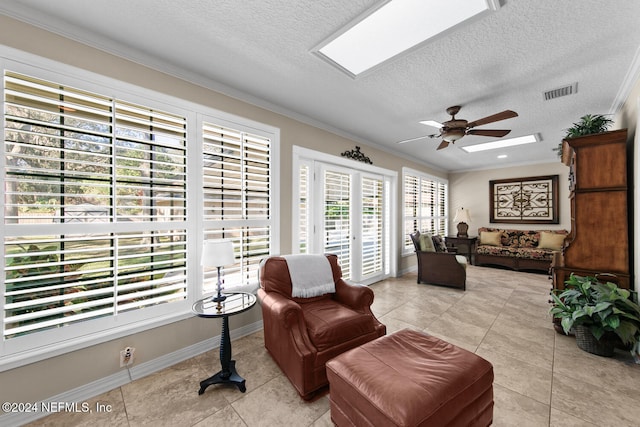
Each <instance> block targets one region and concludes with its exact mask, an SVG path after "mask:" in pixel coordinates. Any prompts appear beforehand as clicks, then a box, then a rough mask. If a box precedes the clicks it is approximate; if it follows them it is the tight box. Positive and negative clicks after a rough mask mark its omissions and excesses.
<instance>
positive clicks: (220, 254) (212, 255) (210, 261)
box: [200, 240, 235, 267]
mask: <svg viewBox="0 0 640 427" xmlns="http://www.w3.org/2000/svg"><path fill="white" fill-rule="evenodd" d="M234 263H235V256H234V254H233V242H232V241H231V240H205V241H204V245H203V246H202V259H201V262H200V264H201V265H203V266H205V267H223V266H225V265H231V264H234Z"/></svg>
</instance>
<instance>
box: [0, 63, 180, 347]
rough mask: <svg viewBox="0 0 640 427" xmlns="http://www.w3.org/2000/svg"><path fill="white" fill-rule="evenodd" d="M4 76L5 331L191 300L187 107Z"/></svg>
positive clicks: (16, 331)
mask: <svg viewBox="0 0 640 427" xmlns="http://www.w3.org/2000/svg"><path fill="white" fill-rule="evenodd" d="M4 84H5V103H4V106H5V115H4V119H5V122H4V126H5V152H4V163H5V168H4V169H5V170H4V182H5V186H4V200H5V206H4V228H5V237H4V259H5V280H4V283H5V289H4V299H5V301H4V328H3V336H4V338H5V339H12V338H15V337H19V336H23V335H26V334H31V333H35V332H40V331H44V330H47V329H51V328H61V327H64V326H67V325H71V324H74V323H76V322H81V321H86V320H88V319H93V318H99V317H103V316H116V315H118V314H119V313H123V312H127V311H129V310H134V309H139V308H143V307H149V306H154V305H158V304H163V303H168V302H171V301H179V300H184V299H185V298H186V295H187V289H186V288H187V287H186V227H185V224H184V223H185V220H186V209H185V208H186V204H185V203H186V121H185V118H184V117H180V116H176V115H173V114H169V113H165V112H162V111H157V110H155V109H150V108H148V107H144V106H140V105H135V104H131V103H127V102H122V101H119V100H116V99H111V98H109V97H105V96H101V95H98V94H95V93H90V92H87V91H82V90H78V89H74V88H71V87H66V86H61V85H59V84H56V83H53V82H49V81H45V80H41V79H37V78H32V77H28V76H26V75H22V74H18V73H13V72H6V73H5V76H4Z"/></svg>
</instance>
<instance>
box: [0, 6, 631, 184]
mask: <svg viewBox="0 0 640 427" xmlns="http://www.w3.org/2000/svg"><path fill="white" fill-rule="evenodd" d="M395 1H401V0H395ZM379 4H380V1H377V0H350V1H344V0H295V1H292V0H261V1H260V0H254V1H248V0H242V1H240V0H217V1H210V0H136V1H130V0H92V1H86V0H56V1H42V0H22V1H20V2H17V1H9V0H0V13H3V14H5V15H8V16H11V17H14V18H17V19H20V20H23V21H26V22H29V23H31V24H34V25H37V26H40V27H43V28H45V29H48V30H50V31H53V32H56V33H59V34H62V35H64V36H67V37H70V38H73V39H75V40H78V41H81V42H84V43H86V44H88V45H91V46H95V47H98V48H100V49H103V50H105V51H108V52H111V53H114V54H117V55H120V56H123V57H125V58H129V59H132V60H134V61H136V62H138V63H142V64H145V65H148V66H151V67H153V68H156V69H159V70H162V71H165V72H169V73H171V74H174V75H177V76H181V77H184V78H186V79H188V80H191V81H194V82H197V83H199V84H203V85H207V86H209V87H212V88H214V89H216V90H218V91H221V92H224V93H227V94H230V95H232V96H234V97H237V98H241V99H245V100H248V101H250V102H252V103H254V104H258V105H262V106H265V107H267V108H269V109H272V110H275V111H278V112H281V113H285V114H288V115H291V116H293V117H295V118H298V119H301V120H303V121H306V122H308V123H312V124H315V125H318V126H321V127H324V128H327V129H330V130H333V131H334V132H338V133H341V134H343V135H346V136H350V137H352V138H354V139H356V140H357V141H360V142H361V143H362V144H365V145H371V146H376V147H379V148H382V149H384V150H387V151H390V152H394V153H397V154H399V155H401V156H405V157H411V158H414V159H417V160H419V161H422V162H424V163H426V164H429V165H433V166H435V167H437V168H439V169H442V170H446V171H461V170H471V169H481V168H492V167H501V166H510V165H518V164H525V163H535V162H552V161H556V159H557V157H556V154H555V152H553V151H552V148H554V147H556V146H557V145H558V143H559V142H560V140H561V139H562V137H563V135H564V132H565V129H566V128H568V127H569V126H571V124H572V123H573V122H575V121H576V120H577V119H578V118H579V117H580V116H582V115H584V114H587V113H598V114H608V113H613V112H615V110H616V108H617V107H618V106H619V104H620V102H621V101H624V99H620V93H622V94H623V95H624V94H625V92H624V87H625V86H624V85H625V82H627V81H628V79H629V75H628V74H629V73H631V77H636V76H634V75H633V74H634V70H635V69H636V68H637V66H638V65H637V64H636V63H635V62H634V61H636V60H637V58H636V54H637V52H638V47H639V46H640V25H638V22H640V21H639V18H640V2H639V1H631V0H611V1H606V2H603V1H593V0H581V1H576V0H536V1H530V0H503V1H501V5H502V6H501V8H500V9H499V10H497V11H496V12H494V13H490V14H488V15H486V16H484V17H483V18H482V19H478V20H474V21H472V22H471V23H469V24H468V25H464V26H462V27H461V28H456V29H454V30H453V31H451V32H450V33H449V34H447V35H446V36H443V37H440V38H437V39H435V40H433V41H430V42H427V43H424V44H423V45H421V46H420V47H418V48H416V49H412V50H411V51H410V52H408V53H406V54H404V55H401V56H399V57H397V58H395V59H394V60H392V61H389V62H387V63H385V64H384V65H382V66H380V67H377V68H376V69H375V70H373V71H372V72H369V73H366V74H364V75H362V76H360V77H358V78H356V79H353V78H350V77H348V76H347V75H345V74H343V73H341V72H340V71H338V70H337V69H335V68H333V67H332V66H330V65H329V64H327V63H326V62H324V61H322V60H321V59H319V58H318V57H317V56H315V55H313V54H312V53H311V50H312V49H313V48H314V47H316V46H317V45H318V43H320V42H321V41H323V40H325V39H327V38H328V37H330V36H331V35H332V34H334V33H335V32H337V31H339V30H341V29H342V28H343V27H344V26H345V25H347V24H349V23H350V22H351V21H352V20H353V19H354V18H356V17H358V16H360V15H361V14H363V13H364V12H366V11H367V10H368V9H369V8H371V7H373V6H376V5H379ZM389 37H393V34H390V35H389ZM0 43H1V40H0ZM574 82H578V92H577V94H576V95H572V96H566V97H562V98H557V99H553V100H550V101H544V98H543V92H544V91H546V90H549V89H554V88H557V87H560V86H564V85H567V84H571V83H574ZM621 89H622V92H621ZM451 105H462V110H461V112H460V113H459V114H458V115H457V118H463V119H467V120H469V121H471V120H475V119H479V118H481V117H485V116H487V115H490V114H493V113H496V112H499V111H502V110H506V109H511V110H515V111H517V112H518V113H519V117H517V118H513V119H509V120H505V121H503V122H498V123H495V124H491V125H485V126H483V127H482V128H494V129H505V128H506V129H512V132H511V134H510V135H509V136H514V137H515V136H521V135H525V134H530V133H537V134H539V136H540V138H541V141H540V142H539V143H537V144H532V145H529V146H521V147H513V148H508V149H502V150H492V151H486V152H481V153H466V152H465V151H463V150H461V149H460V147H461V146H464V145H472V144H477V143H480V142H488V141H490V140H491V138H487V137H480V136H465V137H464V138H463V139H462V140H460V141H458V142H457V143H456V144H455V145H454V146H450V148H447V149H445V150H440V151H437V152H436V150H435V149H436V147H437V145H438V144H439V143H440V140H438V139H421V140H417V141H413V142H409V143H406V144H401V145H398V144H396V143H395V142H396V141H399V140H403V139H407V138H412V137H417V136H421V135H426V134H429V133H433V131H434V129H433V128H430V127H426V126H424V125H421V124H419V123H418V122H419V121H420V120H426V119H433V120H436V121H439V122H443V121H445V120H448V119H449V116H448V115H447V114H446V112H445V109H446V108H447V107H449V106H451ZM363 151H364V152H365V154H366V147H363ZM498 154H507V155H508V157H507V158H506V159H497V155H498ZM373 160H374V161H375V159H373Z"/></svg>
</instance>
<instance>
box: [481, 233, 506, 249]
mask: <svg viewBox="0 0 640 427" xmlns="http://www.w3.org/2000/svg"><path fill="white" fill-rule="evenodd" d="M501 239H502V233H501V232H499V231H482V232H480V244H481V245H489V246H502V241H501Z"/></svg>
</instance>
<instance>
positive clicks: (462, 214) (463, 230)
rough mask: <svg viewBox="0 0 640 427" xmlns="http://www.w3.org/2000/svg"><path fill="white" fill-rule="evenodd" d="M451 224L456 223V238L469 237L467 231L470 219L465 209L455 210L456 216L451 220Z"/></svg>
mask: <svg viewBox="0 0 640 427" xmlns="http://www.w3.org/2000/svg"><path fill="white" fill-rule="evenodd" d="M453 222H457V223H458V237H469V235H468V234H467V230H469V224H468V223H469V222H471V217H470V216H469V210H468V209H465V208H462V207H460V208H458V209H457V210H456V216H455V217H454V218H453Z"/></svg>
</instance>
